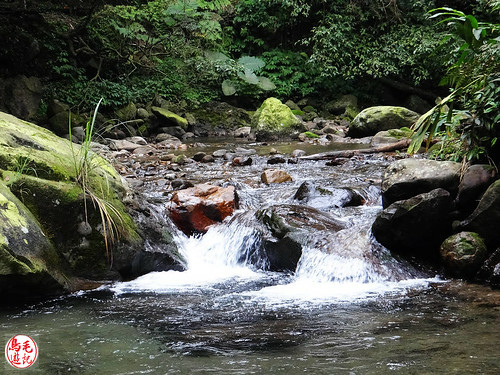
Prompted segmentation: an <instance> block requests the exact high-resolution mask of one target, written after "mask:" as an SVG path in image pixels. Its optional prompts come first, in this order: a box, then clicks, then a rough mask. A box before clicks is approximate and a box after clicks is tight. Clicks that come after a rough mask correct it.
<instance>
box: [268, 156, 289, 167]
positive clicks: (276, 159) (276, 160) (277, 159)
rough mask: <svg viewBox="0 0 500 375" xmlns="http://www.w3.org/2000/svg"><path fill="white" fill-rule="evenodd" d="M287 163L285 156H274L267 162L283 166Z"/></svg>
mask: <svg viewBox="0 0 500 375" xmlns="http://www.w3.org/2000/svg"><path fill="white" fill-rule="evenodd" d="M283 163H286V159H285V157H284V156H283V155H274V156H272V157H270V158H269V159H268V160H267V164H270V165H272V164H283Z"/></svg>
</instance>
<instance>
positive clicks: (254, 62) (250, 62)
mask: <svg viewBox="0 0 500 375" xmlns="http://www.w3.org/2000/svg"><path fill="white" fill-rule="evenodd" d="M238 64H240V65H241V66H242V67H243V69H245V70H249V71H251V72H255V71H257V70H259V69H262V68H263V67H264V65H266V63H265V62H264V60H261V59H259V58H258V57H254V56H242V57H240V58H239V59H238Z"/></svg>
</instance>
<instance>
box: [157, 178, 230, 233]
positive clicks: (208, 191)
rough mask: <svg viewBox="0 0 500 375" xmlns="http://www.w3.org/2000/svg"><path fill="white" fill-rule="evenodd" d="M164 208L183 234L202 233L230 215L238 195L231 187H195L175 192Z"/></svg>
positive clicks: (203, 185)
mask: <svg viewBox="0 0 500 375" xmlns="http://www.w3.org/2000/svg"><path fill="white" fill-rule="evenodd" d="M167 208H168V211H169V214H170V217H171V218H172V221H173V222H174V223H175V225H177V227H178V228H179V229H180V230H182V231H183V232H184V233H185V234H187V235H191V234H193V233H205V232H206V231H207V230H208V227H209V226H211V225H213V224H215V223H219V222H221V221H222V220H224V219H225V218H226V217H227V216H230V215H232V214H233V212H234V210H235V209H236V208H238V196H237V194H236V191H235V189H234V187H233V186H228V187H220V186H213V185H208V184H201V185H195V186H194V187H192V188H188V189H184V190H179V191H176V192H175V193H174V195H173V196H172V198H171V200H170V204H169V205H168V206H167Z"/></svg>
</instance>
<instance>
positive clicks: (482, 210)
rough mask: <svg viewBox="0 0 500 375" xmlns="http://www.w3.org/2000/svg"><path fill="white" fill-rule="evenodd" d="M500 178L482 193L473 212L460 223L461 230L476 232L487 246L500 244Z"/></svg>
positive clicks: (493, 246) (494, 246)
mask: <svg viewBox="0 0 500 375" xmlns="http://www.w3.org/2000/svg"><path fill="white" fill-rule="evenodd" d="M499 224H500V180H497V181H495V182H494V183H493V184H491V185H490V187H489V188H488V189H487V190H486V192H485V193H484V194H483V197H482V198H481V200H480V201H479V204H478V206H477V208H476V209H475V210H474V212H473V213H472V214H471V215H470V216H469V217H468V218H466V219H465V220H464V221H462V222H461V223H460V228H461V229H462V230H466V231H470V232H476V233H478V234H479V235H480V236H481V237H482V238H483V239H484V240H485V242H486V244H487V245H488V247H490V248H492V249H495V248H497V247H498V246H499V245H500V230H499V228H500V225H499Z"/></svg>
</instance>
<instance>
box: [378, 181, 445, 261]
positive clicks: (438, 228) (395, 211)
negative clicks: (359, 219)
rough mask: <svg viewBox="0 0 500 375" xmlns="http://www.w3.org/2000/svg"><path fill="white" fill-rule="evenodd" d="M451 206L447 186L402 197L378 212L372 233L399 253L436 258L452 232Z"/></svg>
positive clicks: (383, 243)
mask: <svg viewBox="0 0 500 375" xmlns="http://www.w3.org/2000/svg"><path fill="white" fill-rule="evenodd" d="M450 208H451V197H450V193H449V192H448V191H446V190H444V189H435V190H432V191H430V192H429V193H424V194H419V195H417V196H415V197H412V198H410V199H407V200H400V201H397V202H395V203H392V204H391V205H390V206H389V207H387V208H386V209H384V210H383V211H381V212H380V213H379V214H378V215H377V218H376V219H375V222H374V223H373V225H372V233H373V235H374V236H375V238H376V239H377V241H378V242H380V243H381V244H382V245H384V246H385V247H387V248H388V249H389V250H391V251H393V252H395V253H399V254H402V255H406V256H415V257H418V258H421V259H423V258H425V257H426V256H428V257H433V256H434V255H436V254H437V249H438V248H439V246H440V245H441V243H442V242H443V240H444V239H445V238H446V237H447V236H448V234H449V233H450V230H451V220H450V218H449V211H450Z"/></svg>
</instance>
